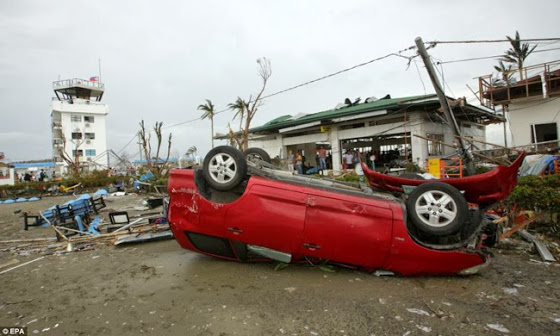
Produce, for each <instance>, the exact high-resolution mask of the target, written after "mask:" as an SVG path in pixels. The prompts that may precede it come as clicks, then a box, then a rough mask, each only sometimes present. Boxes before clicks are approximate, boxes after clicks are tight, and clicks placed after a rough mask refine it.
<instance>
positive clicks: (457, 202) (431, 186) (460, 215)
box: [406, 182, 468, 236]
mask: <svg viewBox="0 0 560 336" xmlns="http://www.w3.org/2000/svg"><path fill="white" fill-rule="evenodd" d="M406 205H407V212H408V216H409V217H410V220H411V221H412V223H413V224H414V226H415V227H416V228H417V229H419V230H420V231H422V232H424V233H426V234H431V235H434V236H446V235H451V234H454V233H457V232H459V231H460V230H461V229H462V228H463V226H464V225H465V223H466V221H467V217H468V216H467V215H468V206H467V201H466V200H465V197H464V196H463V194H461V192H460V191H459V190H457V189H456V188H455V187H453V186H451V185H449V184H446V183H442V182H428V183H424V184H421V185H419V186H418V187H416V188H414V190H413V191H412V192H411V193H410V195H409V197H408V200H407V202H406Z"/></svg>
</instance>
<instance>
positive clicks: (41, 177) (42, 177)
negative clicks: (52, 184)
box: [37, 169, 45, 182]
mask: <svg viewBox="0 0 560 336" xmlns="http://www.w3.org/2000/svg"><path fill="white" fill-rule="evenodd" d="M37 179H38V180H39V182H43V180H44V179H45V170H44V169H41V171H40V172H39V176H38V178H37Z"/></svg>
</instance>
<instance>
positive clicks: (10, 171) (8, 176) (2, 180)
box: [0, 167, 15, 186]
mask: <svg viewBox="0 0 560 336" xmlns="http://www.w3.org/2000/svg"><path fill="white" fill-rule="evenodd" d="M0 170H1V171H2V177H0V186H1V185H14V176H15V172H14V168H8V167H0Z"/></svg>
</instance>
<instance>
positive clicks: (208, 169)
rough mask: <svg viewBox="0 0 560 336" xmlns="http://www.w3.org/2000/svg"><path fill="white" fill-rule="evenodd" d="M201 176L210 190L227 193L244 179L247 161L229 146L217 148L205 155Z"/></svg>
mask: <svg viewBox="0 0 560 336" xmlns="http://www.w3.org/2000/svg"><path fill="white" fill-rule="evenodd" d="M202 174H203V176H204V179H205V180H206V182H207V183H208V184H209V185H210V186H211V187H212V188H214V189H216V190H220V191H228V190H231V189H233V188H235V187H237V186H238V185H239V184H241V182H243V180H244V179H245V176H246V174H247V161H245V157H244V156H243V153H241V152H240V151H239V150H237V149H235V148H233V147H230V146H218V147H216V148H214V149H212V150H210V151H209V152H208V154H206V157H205V158H204V162H203V164H202Z"/></svg>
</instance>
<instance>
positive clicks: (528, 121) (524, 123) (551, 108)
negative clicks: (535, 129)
mask: <svg viewBox="0 0 560 336" xmlns="http://www.w3.org/2000/svg"><path fill="white" fill-rule="evenodd" d="M559 112H560V99H556V98H547V99H537V100H526V101H522V102H515V103H511V104H510V105H509V113H508V114H507V116H508V119H509V124H510V131H511V134H512V135H513V139H512V146H525V145H528V144H530V143H532V141H531V125H533V124H546V123H556V126H557V129H558V123H559V122H560V113H559ZM559 131H560V130H559ZM559 133H560V132H559Z"/></svg>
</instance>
